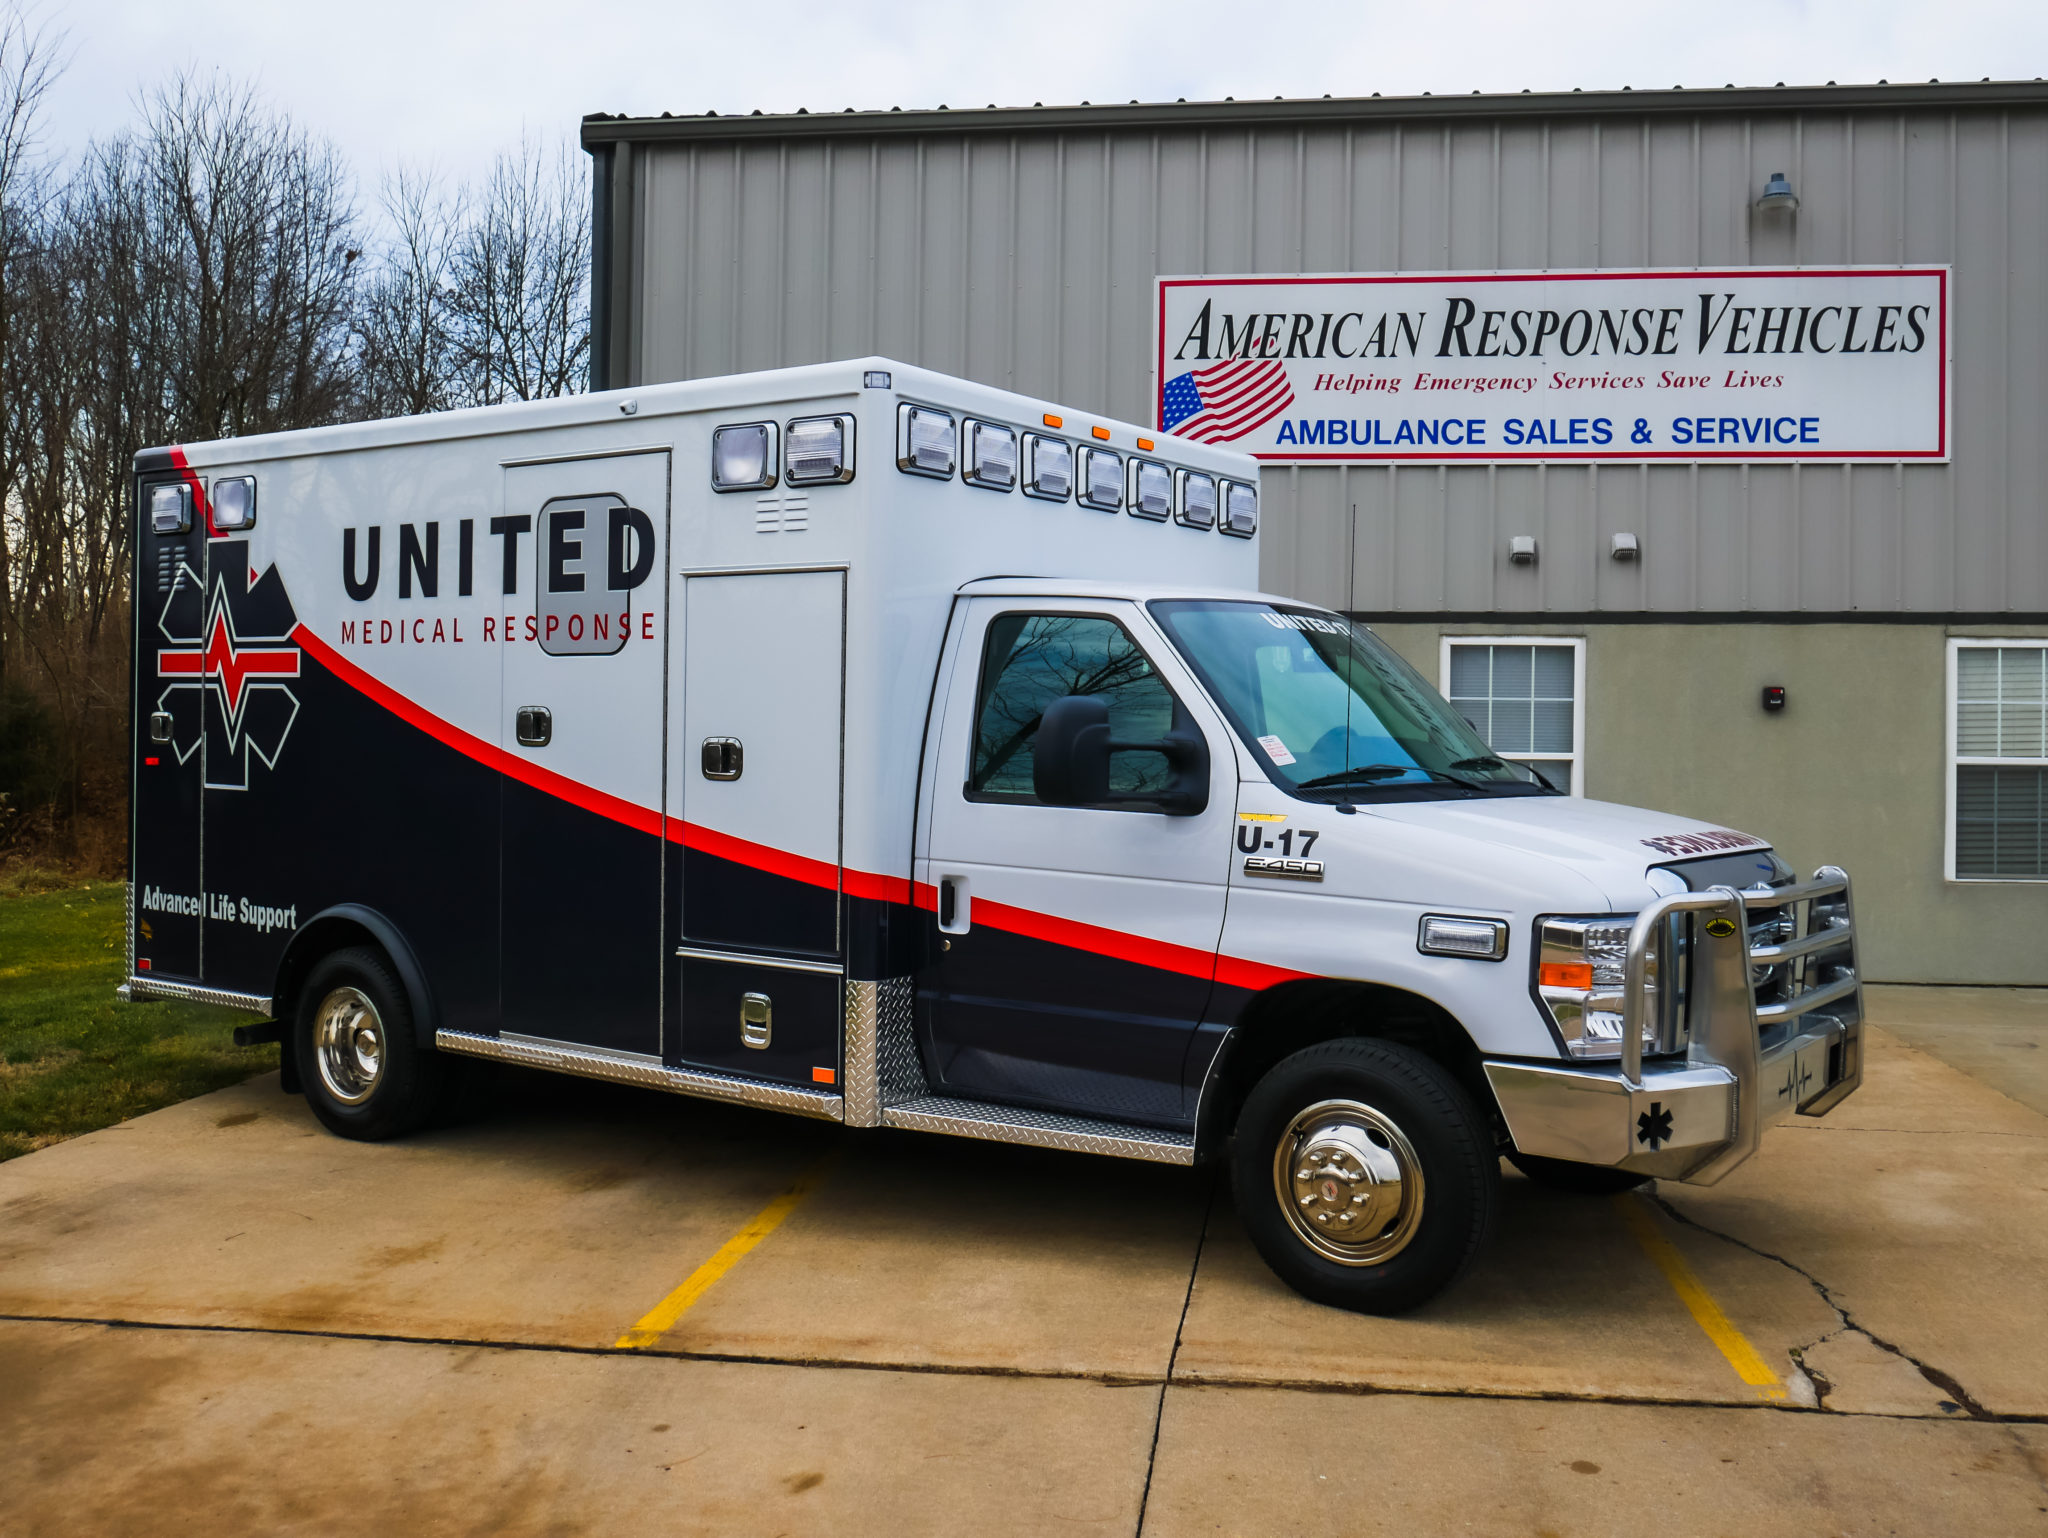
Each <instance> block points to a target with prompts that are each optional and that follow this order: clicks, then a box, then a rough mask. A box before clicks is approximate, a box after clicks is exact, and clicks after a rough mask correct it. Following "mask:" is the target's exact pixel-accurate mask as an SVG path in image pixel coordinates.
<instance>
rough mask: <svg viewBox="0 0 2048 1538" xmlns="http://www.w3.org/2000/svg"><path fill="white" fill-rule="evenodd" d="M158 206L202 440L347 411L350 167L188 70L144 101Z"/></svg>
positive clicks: (184, 387)
mask: <svg viewBox="0 0 2048 1538" xmlns="http://www.w3.org/2000/svg"><path fill="white" fill-rule="evenodd" d="M140 142H141V144H142V146H143V148H144V151H145V154H144V163H145V164H146V166H147V169H148V179H147V182H146V185H145V192H146V197H147V203H148V213H149V216H150V217H151V219H152V220H154V221H158V222H160V223H161V224H162V225H163V227H164V230H165V234H166V235H167V237H169V238H167V239H166V240H165V241H164V243H163V249H164V251H165V252H166V254H167V255H168V257H169V258H170V265H169V266H167V267H166V268H165V269H163V270H161V271H159V272H157V273H156V274H154V277H155V279H156V281H157V282H159V283H161V284H162V285H164V287H165V289H166V290H167V291H168V292H169V293H170V294H171V295H172V296H173V297H174V300H175V303H176V309H175V311H174V322H175V332H174V335H173V337H172V345H173V346H174V347H175V349H176V350H177V354H178V360H179V369H178V374H177V391H178V399H177V408H178V410H177V415H178V423H179V427H180V429H181V430H182V431H183V432H184V433H185V434H186V435H188V436H191V437H194V438H220V437H232V436H237V435H239V434H243V433H252V432H271V431H275V430H278V429H281V428H287V427H304V426H309V425H312V424H315V423H319V422H329V421H334V420H337V419H339V418H340V417H341V416H342V415H344V414H345V412H346V409H347V406H348V403H349V399H350V395H351V385H352V379H351V376H350V366H349V356H348V319H349V315H350V310H351V307H352V306H351V299H352V294H351V288H352V283H353V273H352V272H351V270H350V269H351V268H352V267H353V265H354V263H355V261H356V259H357V258H358V257H359V256H360V255H361V254H362V252H361V243H360V240H359V238H358V235H357V230H356V216H355V210H354V207H353V205H352V201H351V197H350V193H349V182H348V173H347V171H346V169H345V168H344V166H343V165H342V163H341V159H340V157H339V156H338V155H337V154H336V153H335V151H334V150H333V148H332V147H330V146H328V145H325V144H321V143H318V142H316V141H314V140H313V139H311V138H309V137H308V136H307V135H305V134H303V133H301V132H300V131H299V130H298V129H297V128H295V127H293V125H292V123H291V121H290V120H289V119H288V118H286V117H284V116H282V115H281V114H271V113H268V112H266V111H265V110H264V109H263V107H262V106H261V104H260V103H259V102H258V100H257V98H256V97H255V95H254V93H253V92H251V91H250V90H248V89H247V88H244V87H238V86H234V85H231V84H229V83H227V82H225V81H221V80H214V81H211V82H208V83H205V84H201V83H199V82H197V81H195V80H193V79H192V78H190V77H188V76H181V77H180V78H178V79H177V80H176V81H174V82H173V83H172V84H171V85H170V86H168V87H166V88H165V89H163V90H160V91H158V92H156V93H155V94H154V95H153V96H151V97H150V98H149V100H148V101H147V103H146V121H145V124H144V127H143V130H142V135H141V141H140Z"/></svg>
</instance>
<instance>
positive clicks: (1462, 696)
mask: <svg viewBox="0 0 2048 1538" xmlns="http://www.w3.org/2000/svg"><path fill="white" fill-rule="evenodd" d="M1443 690H1444V694H1445V696H1446V697H1447V698H1448V699H1449V700H1450V702H1451V703H1452V704H1453V705H1454V706H1456V707H1457V709H1458V711H1459V713H1460V714H1461V715H1463V716H1464V717H1465V719H1466V720H1467V721H1470V722H1471V723H1472V726H1473V729H1474V730H1475V731H1477V732H1478V733H1479V735H1480V736H1482V737H1484V738H1485V739H1486V741H1487V745H1488V746H1489V747H1491V748H1492V749H1493V751H1494V752H1496V753H1498V754H1499V755H1500V756H1501V757H1502V758H1505V759H1509V760H1511V761H1512V762H1514V763H1518V764H1527V765H1528V766H1529V767H1530V768H1531V769H1534V770H1535V771H1536V772H1537V773H1538V774H1540V775H1542V776H1543V777H1544V778H1545V779H1546V780H1548V781H1550V783H1551V784H1553V785H1555V786H1556V787H1557V788H1558V789H1559V790H1565V791H1570V792H1571V793H1572V794H1573V795H1575V796H1583V795H1584V794H1585V793H1586V774H1585V755H1584V748H1583V744H1584V742H1585V737H1586V707H1585V699H1586V643H1585V640H1584V639H1583V638H1582V637H1576V636H1572V637H1564V636H1472V637H1465V636H1445V637H1444V639H1443Z"/></svg>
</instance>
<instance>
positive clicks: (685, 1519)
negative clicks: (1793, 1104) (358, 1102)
mask: <svg viewBox="0 0 2048 1538" xmlns="http://www.w3.org/2000/svg"><path fill="white" fill-rule="evenodd" d="M1909 1003H1910V1005H1911V1009H1908V1008H1907V1007H1906V1006H1907V1004H1909ZM1970 1007H1972V1008H1978V1009H1981V1008H1983V1007H1984V1005H1983V1001H1982V1000H1981V999H1979V1000H1974V1001H1971V1004H1970ZM2037 1008H2038V1006H2037V1004H2036V1002H2035V1000H2034V999H2033V998H2032V997H2030V996H2026V995H2015V996H2014V1000H2013V1003H2012V1005H2011V1007H2010V1008H2009V1009H2008V1011H2007V1013H2006V1015H2005V1016H2003V1017H2001V1020H2002V1026H2001V1028H2009V1029H2010V1030H2011V1031H2017V1032H2018V1033H2019V1036H2022V1037H2023V1036H2025V1035H2026V1034H2027V1033H2028V1032H2029V1031H2030V1030H2031V1029H2033V1028H2034V1027H2035V1026H2036V1025H2041V1022H2039V1021H2037V1020H2036V1019H2035V1017H2034V1011H2036V1009H2037ZM1912 1010H1918V1011H1920V1014H1921V1015H1923V1016H1925V1015H1928V1014H1929V1008H1928V996H1927V995H1926V993H1925V991H1924V990H1916V991H1914V994H1913V996H1912V998H1911V999H1910V1000H1903V999H1902V1002H1901V1003H1900V1005H1899V1011H1900V1013H1901V1016H1902V1018H1903V1017H1904V1016H1905V1015H1907V1014H1910V1013H1911V1012H1912ZM2015 1011H2017V1013H2015ZM1876 1013H1877V1014H1878V1015H1879V1017H1880V1018H1883V1014H1884V1007H1883V1001H1882V996H1880V1007H1879V1008H1878V1009H1877V1011H1876ZM1910 1028H1911V1029H1913V1030H1914V1032H1915V1039H1916V1040H1918V1041H1920V1042H1921V1044H1922V1045H1921V1047H1910V1046H1907V1045H1905V1044H1904V1043H1903V1042H1902V1041H1901V1040H1899V1039H1897V1038H1894V1037H1892V1036H1890V1035H1887V1034H1884V1033H1882V1032H1880V1033H1877V1034H1876V1036H1875V1040H1874V1045H1873V1050H1872V1054H1871V1063H1870V1071H1869V1075H1868V1077H1867V1079H1866V1084H1865V1088H1864V1090H1863V1092H1862V1093H1861V1094H1859V1095H1858V1096H1856V1097H1855V1098H1853V1099H1851V1100H1850V1101H1849V1102H1847V1103H1846V1104H1845V1105H1844V1106H1843V1107H1842V1108H1841V1109H1839V1110H1838V1111H1836V1112H1835V1114H1834V1115H1832V1116H1831V1117H1829V1118H1827V1119H1826V1120H1824V1121H1821V1122H1799V1123H1796V1124H1794V1125H1792V1126H1789V1127H1785V1128H1783V1129H1779V1130H1776V1131H1773V1132H1772V1133H1770V1134H1769V1135H1767V1137H1766V1139H1765V1144H1764V1149H1763V1152H1762V1154H1761V1155H1760V1156H1759V1157H1758V1158H1757V1159H1756V1160H1755V1161H1753V1162H1752V1163H1751V1164H1750V1165H1749V1166H1747V1167H1746V1168H1744V1169H1742V1170H1740V1171H1738V1172H1737V1173H1736V1174H1735V1175H1734V1176H1732V1177H1730V1179H1729V1180H1728V1181H1726V1182H1725V1183H1724V1184H1723V1185H1721V1186H1719V1187H1715V1188H1712V1189H1707V1190H1699V1189H1693V1188H1690V1187H1682V1186H1668V1185H1665V1186H1658V1187H1656V1188H1654V1190H1653V1191H1652V1192H1650V1193H1646V1194H1643V1195H1632V1196H1629V1197H1624V1198H1604V1199H1600V1198H1595V1199H1589V1198H1571V1197H1564V1196H1559V1195H1556V1194H1553V1193H1550V1192H1547V1191H1543V1190H1540V1189H1538V1188H1536V1187H1534V1186H1532V1185H1530V1184H1528V1183H1527V1182H1525V1181H1523V1180H1521V1179H1519V1178H1516V1177H1512V1176H1511V1177H1510V1179H1509V1182H1508V1186H1507V1191H1506V1202H1505V1221H1504V1223H1503V1226H1502V1232H1501V1234H1500V1238H1499V1241H1498V1243H1497V1244H1496V1245H1495V1247H1494V1249H1493V1250H1492V1252H1491V1254H1490V1255H1489V1257H1488V1258H1487V1260H1486V1261H1485V1262H1484V1264H1483V1265H1482V1266H1481V1268H1480V1269H1479V1270H1478V1271H1477V1272H1476V1273H1475V1274H1474V1275H1473V1276H1471V1277H1470V1278H1468V1279H1467V1281H1466V1282H1465V1283H1463V1284H1462V1285H1461V1286H1460V1287H1459V1288H1458V1289H1456V1290H1455V1291H1454V1292H1453V1293H1451V1294H1449V1295H1447V1296H1446V1297H1444V1298H1442V1299H1440V1300H1438V1301H1437V1302H1436V1303H1435V1304H1433V1305H1431V1306H1430V1307H1429V1308H1427V1309H1424V1310H1422V1311H1421V1312H1419V1313H1417V1314H1414V1315H1410V1316H1408V1317H1406V1318H1402V1319H1395V1320H1383V1319H1369V1318H1363V1317H1359V1316H1354V1315H1349V1314H1344V1313H1340V1312H1336V1311H1333V1310H1329V1309H1324V1308H1320V1307H1318V1306H1316V1305H1313V1304H1309V1303H1306V1302H1303V1301H1302V1300H1301V1299H1299V1298H1298V1297H1296V1296H1295V1295H1294V1294H1292V1293H1291V1292H1289V1291H1287V1290H1286V1289H1285V1288H1284V1287H1283V1286H1281V1284H1280V1283H1278V1282H1277V1281H1276V1280H1275V1279H1274V1278H1273V1277H1272V1276H1271V1275H1270V1274H1269V1273H1268V1272H1267V1271H1266V1270H1265V1268H1264V1267H1263V1265H1261V1264H1260V1262H1259V1261H1258V1259H1257V1257H1256V1256H1255V1255H1254V1254H1253V1253H1252V1251H1251V1249H1250V1247H1249V1245H1248V1244H1247V1243H1246V1241H1245V1239H1244V1237H1243V1235H1242V1233H1241V1231H1240V1229H1239V1227H1238V1225H1237V1222H1236V1220H1235V1217H1234V1216H1233V1214H1232V1212H1231V1208H1230V1202H1229V1197H1228V1193H1227V1190H1225V1189H1223V1188H1222V1187H1221V1186H1220V1185H1219V1184H1218V1183H1217V1182H1216V1180H1215V1179H1214V1178H1213V1177H1212V1176H1211V1175H1210V1174H1208V1173H1207V1172H1204V1171H1188V1170H1175V1169H1167V1168H1162V1167H1156V1166H1148V1165H1136V1164H1126V1163H1120V1162H1116V1161H1109V1160H1100V1159H1089V1158H1084V1157H1080V1156H1074V1155H1065V1154H1059V1153H1052V1152H1045V1151H1039V1150H1031V1149H1018V1148H1008V1147H1001V1146H995V1145H989V1144H979V1143H968V1142H961V1141H956V1140H942V1139H937V1138H931V1137H923V1136H919V1135H916V1134H909V1133H891V1132H853V1131H847V1130H845V1129H841V1128H837V1127H833V1126H828V1125H824V1124H818V1123H811V1122H803V1121H797V1120H792V1119H786V1118H779V1117H775V1116H771V1115H767V1114H764V1113H758V1112H752V1111H746V1110H740V1109H737V1108H731V1107H724V1106H718V1105H712V1104H708V1103H702V1102H694V1101H681V1100H674V1099H669V1098H665V1097H660V1096H655V1095H651V1094H644V1093H638V1092H633V1091H628V1090H623V1089H613V1088H610V1087H607V1086H600V1085H589V1084H583V1083H578V1082H575V1081H569V1080H559V1079H548V1078H541V1077H537V1076H531V1075H520V1074H514V1073H507V1074H506V1075H505V1076H504V1078H503V1079H502V1080H501V1081H500V1082H499V1084H498V1086H497V1093H496V1095H495V1096H494V1098H492V1099H491V1100H490V1101H489V1103H488V1104H487V1105H486V1107H485V1108H483V1109H482V1110H480V1111H479V1112H478V1114H476V1115H474V1116H471V1117H470V1118H468V1119H466V1120H463V1121H461V1122H460V1123H459V1124H457V1125H455V1126H452V1127H450V1128H448V1129H446V1130H443V1131H440V1132H436V1133H433V1134H431V1135H427V1136H422V1137H418V1138H415V1139H412V1140H409V1141H406V1142H403V1143H394V1144H385V1145H362V1144H353V1143H347V1142H343V1141H340V1140H338V1139H335V1138H332V1137H330V1136H328V1135H327V1134H326V1133H325V1132H324V1131H322V1130H321V1129H320V1128H319V1127H318V1125H317V1124H316V1123H315V1122H314V1121H313V1120H312V1118H311V1116H310V1115H309V1114H308V1113H307V1111H306V1110H305V1107H304V1105H303V1103H302V1102H300V1101H297V1100H295V1099H290V1098H287V1097H285V1096H283V1095H281V1094H279V1093H278V1091H277V1087H276V1080H275V1078H274V1077H270V1078H264V1079H259V1080H255V1081H252V1082H251V1083H249V1084H246V1085H243V1086H241V1087H239V1088H236V1089H232V1090H227V1091H223V1092H221V1093H219V1094H216V1095H211V1096H207V1097H205V1098H203V1099H200V1100H195V1101H191V1102H188V1103H186V1104H184V1105H181V1106H177V1107H174V1108H172V1109H170V1110H167V1111H161V1112H158V1113H156V1114H155V1115H152V1116H147V1117H143V1118H141V1119H139V1120H137V1121H135V1122H131V1123H128V1124H126V1125H124V1126H120V1127H116V1128H111V1129H109V1130H107V1131H105V1132H101V1133H97V1134H94V1135H92V1136H90V1137H85V1138H80V1139H78V1140H76V1141H75V1142H71V1143H67V1144H62V1145H59V1146H56V1147H53V1148H50V1149H47V1150H44V1151H43V1152H40V1153H37V1154H34V1155H31V1156H29V1157H27V1158H23V1159H18V1160H15V1161H13V1162H12V1163H9V1164H7V1165H4V1166H0V1531H4V1532H6V1533H8V1534H10V1535H14V1534H23V1535H26V1534H69V1533H79V1534H118V1533H165V1534H170V1533H182V1532H188V1531H189V1532H203V1533H205V1534H208V1535H209V1538H217V1535H220V1534H223V1533H242V1532H263V1533H299V1532H305V1533H358V1532H360V1533H378V1534H390V1533H398V1532H403V1533H412V1532H420V1533H425V1532H436V1533H438V1532H451V1533H469V1532H474V1533H521V1534H524V1533H534V1534H542V1533H547V1534H557V1533H563V1534H566V1533H582V1532H592V1533H595V1532H608V1533H641V1532H646V1533H706V1534H714V1533H715V1534H753V1533H762V1534H772V1533H783V1532H787V1533H825V1532H860V1533H881V1534H887V1535H889V1538H904V1535H909V1534H916V1533H935V1534H953V1533H961V1532H968V1531H980V1532H995V1533H1087V1532H1104V1533H1136V1532H1145V1533H1156V1534H1181V1533H1190V1534H1192V1533H1242V1534H1277V1533H1290V1534H1292V1533H1301V1534H1325V1533H1327V1534H1360V1533H1380V1532H1384V1533H1389V1534H1394V1533H1399V1534H1419V1533H1437V1532H1460V1533H1478V1534H1495V1533H1499V1534H1517V1535H1530V1534H1538V1533H1554V1534H1566V1533H1569V1534H1574V1535H1581V1534H1600V1533H1614V1534H1629V1535H1632V1538H1633V1535H1641V1534H1651V1535H1655V1538H1688V1535H1694V1534H1713V1533H1722V1532H1726V1533H1742V1534H1746V1535H1748V1534H1776V1533H1784V1534H1800V1535H1810V1534H1816V1533H1845V1534H1864V1533H1871V1534H1876V1533H1910V1534H1914V1535H1928V1534H1944V1533H1956V1534H2005V1533H2021V1532H2043V1533H2048V1330H2044V1329H2043V1328H2042V1326H2041V1320H2042V1319H2043V1317H2044V1314H2048V1307H2044V1305H2048V1117H2044V1116H2043V1114H2041V1111H2040V1110H2037V1109H2033V1108H2030V1107H2029V1106H2027V1105H2023V1104H2021V1103H2020V1102H2019V1101H2018V1100H2015V1099H2012V1098H2008V1097H2007V1096H2006V1095H2004V1094H2001V1093H2000V1092H1999V1091H1998V1090H1997V1089H1996V1088H1993V1087H1992V1085H1991V1084H1990V1083H1987V1082H1985V1080H1986V1079H1991V1080H1996V1079H1998V1078H1999V1071H1998V1070H1997V1067H1996V1064H1995V1063H1994V1064H1993V1065H1992V1066H1990V1067H1986V1066H1984V1065H1983V1064H1981V1063H1980V1064H1975V1065H1973V1072H1974V1073H1975V1074H1976V1075H1978V1076H1973V1074H1972V1073H1965V1072H1963V1071H1961V1070H1960V1069H1959V1068H1957V1067H1954V1066H1950V1063H1949V1062H1945V1061H1943V1058H1944V1057H1947V1058H1949V1059H1952V1060H1958V1061H1960V1060H1964V1059H1967V1058H1968V1055H1969V1051H1971V1050H1977V1047H1976V1046H1973V1044H1974V1043H1978V1041H1979V1038H1978V1037H1977V1036H1974V1035H1970V1034H1968V1033H1965V1034H1964V1035H1963V1036H1962V1037H1959V1038H1957V1039H1959V1040H1961V1041H1962V1042H1963V1043H1964V1045H1963V1047H1962V1048H1960V1049H1958V1050H1953V1051H1952V1050H1947V1049H1945V1048H1944V1046H1943V1041H1944V1038H1943V1036H1942V1030H1941V1026H1940V1022H1939V1021H1938V1020H1933V1021H1931V1022H1930V1020H1928V1019H1920V1018H1917V1017H1916V1020H1915V1023H1914V1024H1913V1025H1912V1026H1911V1027H1910ZM2041 1035H2042V1038H2043V1039H2048V1025H2042V1026H2041ZM2014 1039H2015V1040H2017V1038H2014ZM1922 1048H1932V1049H1933V1050H1923V1049H1922ZM2014 1051H2015V1054H2016V1055H2020V1056H2025V1054H2023V1053H2019V1050H2018V1048H2014ZM1937 1052H1939V1053H1941V1055H1940V1056H1937V1055H1935V1054H1936V1053H1937ZM2026 1061H2027V1064H2028V1065H2029V1068H2028V1071H2032V1069H2031V1064H2032V1063H2034V1062H2035V1061H2037V1060H2036V1059H2033V1058H2031V1057H2028V1058H2027V1059H2026ZM2021 1088H2022V1091H2023V1092H2024V1088H2025V1087H2024V1086H2021Z"/></svg>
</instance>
